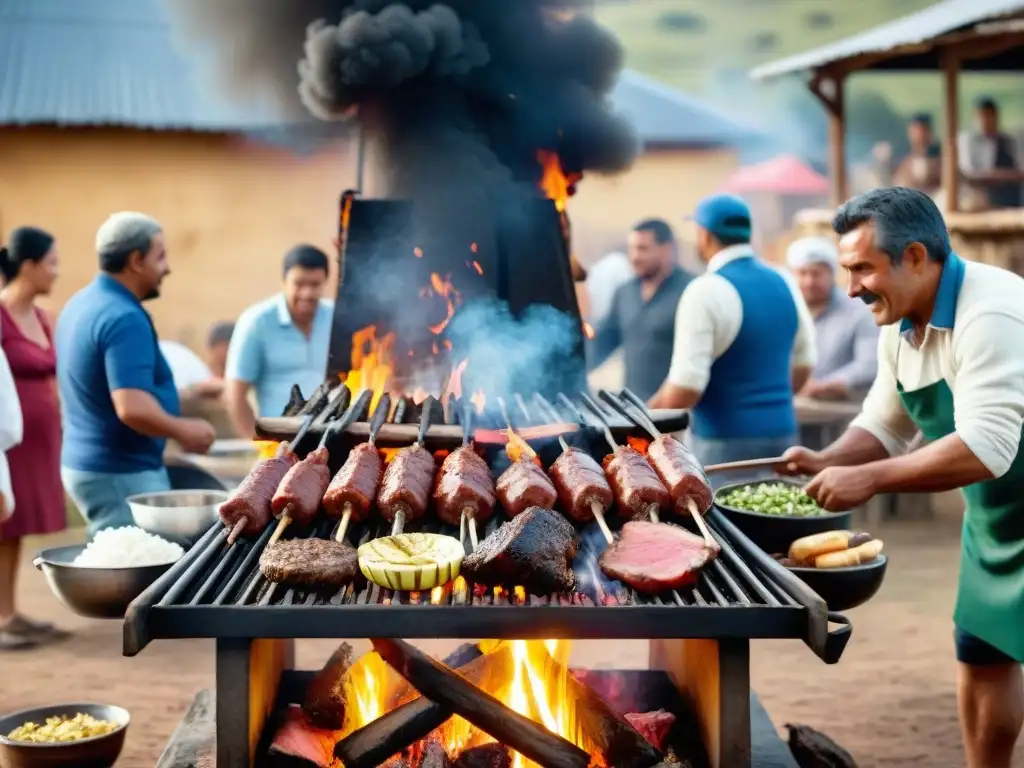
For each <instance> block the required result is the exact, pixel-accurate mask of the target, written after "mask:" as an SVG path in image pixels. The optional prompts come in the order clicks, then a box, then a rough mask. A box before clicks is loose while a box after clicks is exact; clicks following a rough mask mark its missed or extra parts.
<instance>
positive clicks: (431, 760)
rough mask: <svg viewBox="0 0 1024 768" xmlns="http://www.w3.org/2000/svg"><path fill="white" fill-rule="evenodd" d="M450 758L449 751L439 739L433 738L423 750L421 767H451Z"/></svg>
mask: <svg viewBox="0 0 1024 768" xmlns="http://www.w3.org/2000/svg"><path fill="white" fill-rule="evenodd" d="M451 765H452V764H451V762H450V761H449V760H448V753H447V752H445V751H444V746H443V745H442V744H441V742H439V741H435V740H433V739H431V740H430V741H429V742H427V746H426V748H425V749H424V750H423V758H422V759H421V760H420V764H419V768H451Z"/></svg>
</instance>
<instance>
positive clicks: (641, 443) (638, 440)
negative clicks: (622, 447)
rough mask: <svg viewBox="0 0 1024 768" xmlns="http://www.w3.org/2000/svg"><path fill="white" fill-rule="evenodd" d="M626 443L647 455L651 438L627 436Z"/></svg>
mask: <svg viewBox="0 0 1024 768" xmlns="http://www.w3.org/2000/svg"><path fill="white" fill-rule="evenodd" d="M626 443H627V444H628V445H629V447H630V448H632V449H633V450H634V451H637V452H639V453H642V454H643V455H644V456H646V455H647V446H649V445H650V444H651V441H650V440H646V439H644V438H642V437H627V438H626Z"/></svg>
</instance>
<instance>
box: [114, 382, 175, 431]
mask: <svg viewBox="0 0 1024 768" xmlns="http://www.w3.org/2000/svg"><path fill="white" fill-rule="evenodd" d="M111 399H112V400H113V403H114V411H115V413H116V414H117V418H119V419H120V420H121V422H122V423H124V424H125V425H126V426H128V427H131V428H132V429H133V430H135V431H136V432H138V433H140V434H143V435H146V436H148V437H162V438H170V439H172V440H176V439H177V437H178V434H179V433H180V429H179V427H180V425H181V421H180V419H179V418H178V417H177V416H172V415H171V414H169V413H167V411H165V410H164V409H163V407H162V406H161V405H160V403H159V401H158V400H157V399H156V398H155V397H153V395H151V394H149V393H148V392H144V391H143V390H138V389H132V390H128V389H119V390H116V391H115V392H113V393H112V394H111Z"/></svg>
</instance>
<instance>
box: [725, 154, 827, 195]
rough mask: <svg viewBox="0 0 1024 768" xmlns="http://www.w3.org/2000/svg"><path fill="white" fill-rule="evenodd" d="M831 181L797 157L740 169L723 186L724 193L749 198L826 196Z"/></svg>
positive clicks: (774, 159)
mask: <svg viewBox="0 0 1024 768" xmlns="http://www.w3.org/2000/svg"><path fill="white" fill-rule="evenodd" d="M828 190H829V183H828V179H827V178H825V177H824V176H822V175H821V174H820V173H818V172H817V171H815V170H814V169H813V168H810V167H808V166H807V165H805V164H804V163H803V162H802V161H801V160H800V159H799V158H797V157H794V156H793V155H782V156H781V157H775V158H772V159H771V160H766V161H764V162H763V163H757V164H755V165H747V166H744V167H743V168H740V169H739V170H738V171H736V173H734V174H733V175H732V176H731V177H730V178H729V179H728V180H727V181H726V182H725V184H723V185H722V188H721V189H720V190H719V191H720V192H732V193H734V194H740V195H742V194H748V193H750V192H774V193H775V194H778V195H808V196H810V195H824V194H826V193H827V192H828Z"/></svg>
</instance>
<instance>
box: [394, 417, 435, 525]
mask: <svg viewBox="0 0 1024 768" xmlns="http://www.w3.org/2000/svg"><path fill="white" fill-rule="evenodd" d="M432 399H433V398H432V397H428V398H427V399H426V400H424V401H423V402H422V403H421V405H420V408H422V410H421V412H420V429H419V432H418V433H417V434H416V442H415V443H413V445H418V446H419V447H420V448H426V442H427V430H428V429H430V418H431V416H432V415H433V414H432V411H431V405H432V403H431V400H432ZM410 511H411V510H410V509H409V508H408V507H407V506H405V505H404V504H400V505H398V508H397V509H396V510H395V519H394V522H392V523H391V535H392V536H397V535H398V534H400V533H402V532H403V531H405V523H406V521H407V520H408V519H409V517H411V515H410V514H409V512H410Z"/></svg>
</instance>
